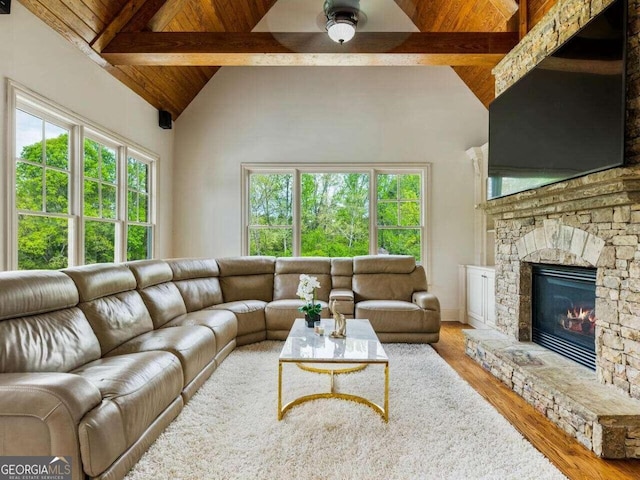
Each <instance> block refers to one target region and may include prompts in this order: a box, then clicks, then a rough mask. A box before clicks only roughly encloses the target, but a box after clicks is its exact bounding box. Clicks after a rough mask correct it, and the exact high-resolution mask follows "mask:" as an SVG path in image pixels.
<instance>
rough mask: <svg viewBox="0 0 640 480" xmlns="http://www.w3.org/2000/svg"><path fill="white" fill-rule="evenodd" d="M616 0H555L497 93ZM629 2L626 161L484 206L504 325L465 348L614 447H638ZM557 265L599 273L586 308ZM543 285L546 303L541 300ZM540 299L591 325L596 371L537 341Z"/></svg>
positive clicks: (575, 429)
mask: <svg viewBox="0 0 640 480" xmlns="http://www.w3.org/2000/svg"><path fill="white" fill-rule="evenodd" d="M609 3H611V2H610V1H606V0H605V1H599V0H591V1H589V0H583V1H579V0H559V1H558V2H557V4H556V5H555V6H554V7H553V8H552V9H551V10H550V11H549V12H548V14H547V15H546V16H545V18H544V19H543V20H541V21H540V22H539V23H538V24H537V25H536V26H535V27H534V29H532V30H531V32H529V34H528V35H527V36H526V37H525V38H524V39H523V41H522V42H520V44H519V45H518V46H517V47H516V48H515V49H514V50H513V51H512V52H510V53H509V54H508V55H507V56H506V57H505V59H504V60H503V61H502V62H501V63H500V64H499V65H498V66H497V67H496V68H495V69H494V74H495V76H496V92H497V94H499V93H500V92H501V91H503V90H504V89H506V88H507V87H508V86H509V85H510V84H511V83H513V82H515V81H516V80H517V79H518V78H520V77H521V76H522V75H523V74H524V73H526V72H527V71H528V70H529V69H530V68H531V67H532V66H533V65H534V64H536V63H537V62H538V61H539V60H541V59H542V58H544V56H545V55H546V54H547V53H548V52H551V51H552V50H553V49H554V48H555V47H556V46H557V45H558V44H560V43H562V42H563V41H564V40H565V39H567V38H568V37H569V36H571V35H572V34H573V33H574V32H575V31H577V30H578V29H579V28H580V27H581V26H582V25H584V23H586V22H587V21H588V20H589V19H590V18H591V17H593V16H595V15H596V14H597V13H598V12H600V11H601V10H602V9H603V8H604V7H606V6H607V5H608V4H609ZM628 4H629V28H628V42H627V45H628V48H627V92H626V105H627V121H626V126H625V151H626V154H625V166H624V167H621V168H614V169H611V170H606V171H603V172H598V173H593V174H590V175H587V176H584V177H580V178H576V179H572V180H568V181H564V182H561V183H557V184H554V185H549V186H546V187H542V188H538V189H535V190H531V191H527V192H523V193H520V194H516V195H512V196H510V197H505V198H502V199H497V200H492V201H490V202H488V203H487V204H486V205H485V210H486V212H487V214H488V215H490V216H491V217H492V218H493V220H494V223H495V242H496V246H495V263H496V265H495V278H496V292H495V293H496V329H497V332H495V331H479V330H476V331H470V332H468V334H467V339H466V342H467V343H466V347H467V348H466V352H467V354H468V355H469V356H471V357H472V358H474V359H475V360H477V361H478V362H479V363H480V364H482V365H483V367H485V368H487V369H488V370H490V371H491V372H492V373H493V374H494V375H495V376H496V377H498V378H500V379H501V380H502V381H504V382H505V383H506V384H507V385H509V386H510V387H511V388H512V389H513V390H514V391H516V392H517V393H519V394H520V395H521V396H523V398H525V399H526V400H527V401H528V402H529V403H531V404H532V405H534V406H535V407H536V408H537V409H538V410H539V411H540V412H541V413H543V414H544V415H546V416H547V417H548V418H549V419H550V420H552V421H553V422H555V423H556V424H557V425H558V426H559V427H560V428H562V429H563V430H565V431H566V432H567V433H569V434H571V435H573V436H574V437H575V438H577V439H578V440H579V441H580V442H581V443H582V444H583V445H584V446H585V447H587V448H589V449H591V450H593V451H594V452H595V453H596V454H597V455H599V456H603V457H607V458H625V457H626V458H640V402H639V401H638V400H636V399H640V47H639V43H640V13H639V11H640V0H628ZM585 134H588V132H585ZM490 148H491V145H489V149H490ZM554 266H559V267H561V268H559V269H558V270H572V269H574V270H575V271H579V272H587V271H590V272H592V275H593V277H594V278H595V284H594V286H593V292H594V297H595V298H594V304H595V305H594V306H595V312H589V313H584V311H583V312H580V308H582V309H583V310H584V309H590V308H589V307H590V305H588V299H587V293H586V291H587V290H588V289H587V288H586V287H585V289H584V291H585V293H584V298H582V293H580V292H579V290H580V288H579V287H575V288H574V291H573V294H574V295H573V296H574V298H573V299H572V298H564V297H570V296H571V295H569V294H570V293H571V288H568V287H566V285H567V284H566V283H563V282H559V283H560V287H561V288H560V289H559V291H556V293H549V291H546V290H545V287H544V285H543V286H542V287H540V285H537V283H541V282H542V284H544V282H545V281H544V280H540V279H539V278H538V273H539V272H540V271H541V269H542V270H543V271H544V269H545V268H549V269H550V270H551V271H553V270H554V268H553V267H554ZM565 267H566V268H565ZM547 283H548V281H547ZM551 283H553V281H552V282H551ZM556 283H558V282H556ZM563 285H564V286H563ZM547 286H548V285H547ZM556 286H558V285H556ZM540 288H542V290H543V291H544V292H543V293H542V295H544V296H546V297H547V298H546V299H547V300H549V302H550V303H551V305H550V306H549V305H547V306H544V305H542V306H540V305H539V304H537V303H536V304H535V305H534V298H533V295H534V294H540V293H539V292H538V290H539V289H540ZM548 297H551V298H550V299H549V298H548ZM537 300H538V299H536V302H537ZM581 303H583V304H584V305H582V306H581V305H580V304H581ZM576 307H577V310H576ZM540 308H549V309H551V310H552V313H551V314H550V315H551V317H552V320H551V323H552V325H551V327H549V328H550V329H551V330H553V329H556V330H557V331H556V333H560V337H572V339H575V338H578V339H579V340H580V341H583V340H584V343H585V344H586V343H587V340H588V339H587V338H586V337H589V336H591V334H592V338H593V342H594V343H593V347H594V348H593V352H592V354H591V357H590V360H589V361H590V362H592V365H591V367H592V368H593V367H595V372H593V371H591V370H589V369H588V368H587V367H585V366H584V363H583V364H582V365H581V364H580V363H581V362H575V361H573V360H569V359H567V358H564V357H562V356H560V355H558V354H557V353H554V352H552V351H551V350H549V349H548V348H547V347H548V345H546V346H545V345H544V343H545V341H546V340H548V339H543V340H542V341H540V332H539V328H538V325H535V326H534V321H533V319H534V318H535V316H536V313H537V312H538V310H539V309H540ZM565 308H566V310H567V311H566V312H565V311H564V310H565ZM547 316H549V314H548V312H547ZM558 327H562V328H564V330H566V332H562V331H561V330H562V328H560V329H558ZM543 333H544V335H542V336H543V337H545V335H546V333H548V332H543ZM565 333H567V335H565ZM586 334H589V335H586ZM534 337H535V338H534ZM532 340H535V341H536V342H537V343H532ZM554 341H555V340H554ZM578 343H580V342H578ZM539 344H541V345H539ZM585 346H586V345H585ZM574 360H575V359H574Z"/></svg>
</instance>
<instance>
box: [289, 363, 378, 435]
mask: <svg viewBox="0 0 640 480" xmlns="http://www.w3.org/2000/svg"><path fill="white" fill-rule="evenodd" d="M296 365H298V367H299V368H301V369H303V370H306V371H309V372H314V373H322V374H328V375H330V376H331V383H330V392H328V393H312V394H310V395H303V396H302V397H298V398H296V399H294V400H292V401H290V402H289V403H287V404H286V405H285V406H284V407H283V406H282V362H278V420H282V418H283V417H284V414H285V413H287V411H289V410H290V409H292V408H293V407H295V406H297V405H300V404H302V403H305V402H310V401H312V400H317V399H319V398H339V399H341V400H349V401H352V402H356V403H361V404H363V405H367V406H369V407H371V408H372V409H373V410H375V411H376V412H378V414H379V415H380V416H381V417H382V419H383V420H384V421H385V422H388V421H389V362H386V363H384V407H381V406H380V405H378V404H376V403H374V402H372V401H371V400H368V399H366V398H364V397H361V396H359V395H351V394H348V393H337V392H335V388H334V375H338V374H341V373H347V371H346V370H332V369H322V368H315V367H306V366H305V367H303V366H301V365H300V364H296ZM367 365H368V364H365V365H362V366H358V367H356V368H354V369H350V370H349V371H350V372H354V371H359V370H363V369H364V368H365V367H367Z"/></svg>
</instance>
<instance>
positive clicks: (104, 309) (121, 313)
mask: <svg viewBox="0 0 640 480" xmlns="http://www.w3.org/2000/svg"><path fill="white" fill-rule="evenodd" d="M63 271H64V273H66V274H67V275H69V277H71V279H73V281H74V282H75V284H76V287H77V288H78V293H79V294H80V305H79V307H80V309H81V310H82V311H83V312H84V314H85V316H86V317H87V320H88V321H89V323H90V324H91V328H92V329H93V331H94V332H95V334H96V336H97V337H98V341H99V342H100V349H101V352H102V355H104V354H106V353H108V352H110V351H111V350H113V349H114V348H116V347H117V346H119V345H121V344H123V343H124V342H126V341H127V340H130V339H132V338H134V337H137V336H138V335H141V334H143V333H146V332H149V331H151V330H153V322H152V321H151V316H150V315H149V312H148V310H147V308H146V307H145V305H144V302H143V301H142V297H141V296H140V294H139V293H138V292H137V291H136V290H135V288H136V279H135V277H134V276H133V273H132V272H131V270H129V269H128V268H127V267H126V266H124V265H116V264H112V263H109V264H95V265H85V266H83V267H75V268H68V269H66V270H63Z"/></svg>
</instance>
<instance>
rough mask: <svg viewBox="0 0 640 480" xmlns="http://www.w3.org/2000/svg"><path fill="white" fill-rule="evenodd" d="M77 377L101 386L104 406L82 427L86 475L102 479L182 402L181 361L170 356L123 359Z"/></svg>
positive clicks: (82, 371) (154, 354)
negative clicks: (168, 410) (165, 413)
mask: <svg viewBox="0 0 640 480" xmlns="http://www.w3.org/2000/svg"><path fill="white" fill-rule="evenodd" d="M73 373H75V374H77V375H79V376H80V377H82V378H83V379H84V380H86V381H88V382H90V383H92V384H93V385H95V386H96V387H97V388H98V389H99V390H100V393H101V394H102V398H103V400H102V403H101V404H100V405H99V406H97V407H96V408H94V409H93V410H91V411H90V412H89V413H87V415H86V416H85V417H84V418H83V419H82V420H81V421H80V426H79V435H80V449H81V451H82V462H83V465H84V470H85V472H86V473H87V474H88V475H90V476H97V475H100V474H101V473H102V472H103V471H104V470H106V469H107V467H109V465H111V464H112V463H113V462H114V461H115V460H116V459H117V458H118V457H119V456H120V455H121V454H122V453H123V452H124V451H125V450H126V449H127V448H128V447H130V446H131V445H133V444H134V443H135V441H136V440H137V439H138V438H139V437H140V436H141V435H142V434H143V433H144V431H145V430H146V429H147V428H148V427H149V426H150V425H151V424H152V423H153V422H154V421H155V419H156V418H157V417H158V416H159V415H160V414H161V413H162V412H163V411H164V410H165V409H166V408H167V407H168V406H169V405H170V404H171V403H172V402H173V401H174V400H175V399H176V397H179V396H180V392H181V391H182V386H183V377H182V368H181V366H180V362H179V360H178V359H177V358H176V357H175V356H174V355H172V354H170V353H167V352H144V353H136V354H130V355H119V356H115V357H109V358H103V359H100V360H96V361H95V362H91V363H89V364H87V365H85V366H83V367H81V368H79V369H77V370H75V371H74V372H73Z"/></svg>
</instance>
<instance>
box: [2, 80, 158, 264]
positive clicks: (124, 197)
mask: <svg viewBox="0 0 640 480" xmlns="http://www.w3.org/2000/svg"><path fill="white" fill-rule="evenodd" d="M9 90H10V96H9V98H10V112H11V113H12V114H11V115H10V116H11V118H12V121H10V122H9V129H10V135H9V138H10V139H11V140H12V142H11V143H12V145H13V148H12V150H13V152H14V153H13V157H14V161H13V163H12V164H11V165H10V168H9V173H10V175H9V176H8V179H7V180H8V183H9V185H8V187H9V189H10V191H12V192H15V195H14V196H13V198H11V199H10V205H9V208H10V211H11V212H13V213H12V215H10V219H9V225H8V228H7V232H8V239H9V265H8V267H9V268H11V269H16V268H17V269H58V268H65V267H67V266H72V265H82V264H85V263H87V264H88V263H97V262H114V261H116V262H117V261H124V260H127V259H141V258H151V256H152V255H153V248H152V245H153V242H152V238H153V229H154V222H153V205H154V201H153V200H154V199H153V195H154V192H153V189H152V185H153V182H152V181H151V180H152V178H153V175H154V164H155V160H156V159H155V158H154V156H153V155H152V154H149V153H147V152H145V151H144V150H143V149H142V148H140V147H137V146H135V145H133V144H132V143H131V142H129V141H127V140H126V139H123V138H121V137H119V136H118V135H116V134H113V133H110V132H107V131H105V130H104V129H101V128H100V127H98V126H96V125H93V124H91V123H90V122H89V121H87V120H85V119H82V118H80V117H78V116H77V115H75V114H73V113H71V112H67V111H65V110H64V109H63V108H62V107H59V106H57V105H53V104H52V103H51V102H48V101H47V100H46V99H43V98H41V97H39V96H38V95H36V94H33V93H31V92H27V91H26V90H24V89H22V87H19V86H17V85H15V84H13V83H11V82H10V84H9Z"/></svg>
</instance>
